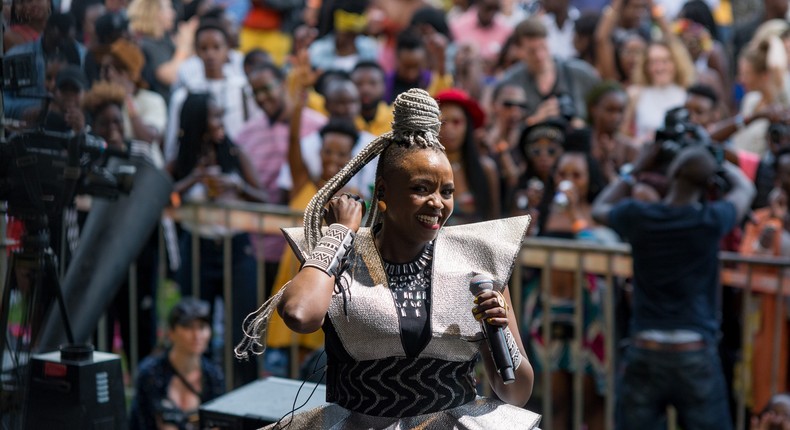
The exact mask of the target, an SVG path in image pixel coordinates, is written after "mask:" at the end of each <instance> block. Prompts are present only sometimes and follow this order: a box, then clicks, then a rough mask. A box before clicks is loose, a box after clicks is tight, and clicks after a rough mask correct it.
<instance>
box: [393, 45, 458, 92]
mask: <svg viewBox="0 0 790 430" xmlns="http://www.w3.org/2000/svg"><path fill="white" fill-rule="evenodd" d="M433 34H434V36H433V37H431V38H430V39H428V40H427V43H428V45H427V46H426V44H425V43H424V42H423V38H421V37H420V36H419V35H418V33H417V32H416V31H415V30H413V29H411V30H406V31H404V32H402V33H401V34H400V35H399V36H398V42H397V46H396V48H395V71H394V72H392V73H390V74H389V75H388V76H387V81H386V88H387V90H386V95H385V98H384V100H385V101H386V102H387V103H392V102H393V101H395V98H396V97H398V94H400V93H402V92H405V91H408V90H409V89H410V88H422V89H424V90H426V91H428V93H429V94H432V95H435V94H436V93H437V92H439V91H441V90H444V89H447V88H450V87H452V86H453V81H452V76H450V75H449V74H447V73H446V72H445V60H444V55H445V49H446V48H447V46H446V39H444V38H442V36H441V33H433ZM429 57H430V58H433V60H429ZM436 57H438V58H436ZM431 66H432V67H433V68H430V67H431Z"/></svg>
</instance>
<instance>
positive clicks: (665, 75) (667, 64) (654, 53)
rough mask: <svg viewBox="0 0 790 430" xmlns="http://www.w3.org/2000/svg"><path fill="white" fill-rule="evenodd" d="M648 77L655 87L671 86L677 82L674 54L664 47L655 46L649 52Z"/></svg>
mask: <svg viewBox="0 0 790 430" xmlns="http://www.w3.org/2000/svg"><path fill="white" fill-rule="evenodd" d="M646 66H647V75H648V76H649V79H650V82H651V83H652V84H653V85H655V86H659V87H660V86H664V85H669V84H671V83H672V82H673V81H674V80H675V75H676V69H675V63H674V62H673V61H672V53H671V52H670V51H669V48H667V47H666V46H664V45H658V44H654V45H651V46H650V48H648V50H647V64H646Z"/></svg>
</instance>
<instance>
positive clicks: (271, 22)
mask: <svg viewBox="0 0 790 430" xmlns="http://www.w3.org/2000/svg"><path fill="white" fill-rule="evenodd" d="M250 5H251V9H250V10H249V12H247V16H246V17H242V19H243V22H242V27H241V33H240V35H239V36H240V37H239V42H240V46H239V47H240V49H241V51H242V52H249V51H251V50H253V49H255V48H260V47H265V48H266V51H267V52H269V54H270V55H271V56H272V59H273V60H274V62H275V64H278V65H280V66H282V65H283V64H284V63H285V59H286V56H287V55H288V52H289V50H290V49H291V39H290V37H289V36H288V33H290V32H291V30H293V28H292V27H293V23H292V22H290V21H291V14H292V12H295V10H296V9H298V8H299V7H301V6H303V5H304V1H298V0H275V1H271V0H265V1H254V2H251V3H250ZM283 28H285V29H286V31H285V32H284V31H283Z"/></svg>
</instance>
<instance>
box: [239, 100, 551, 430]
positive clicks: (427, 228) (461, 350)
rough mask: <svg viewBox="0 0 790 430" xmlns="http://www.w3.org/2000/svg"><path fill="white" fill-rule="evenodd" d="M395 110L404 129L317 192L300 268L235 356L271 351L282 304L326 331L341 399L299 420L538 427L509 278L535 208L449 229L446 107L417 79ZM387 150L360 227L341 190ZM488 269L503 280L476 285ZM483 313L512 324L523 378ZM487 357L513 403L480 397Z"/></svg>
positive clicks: (293, 236)
mask: <svg viewBox="0 0 790 430" xmlns="http://www.w3.org/2000/svg"><path fill="white" fill-rule="evenodd" d="M394 109H395V110H394V115H395V120H394V122H393V131H392V132H390V133H387V134H385V135H383V136H382V137H380V138H378V139H376V140H375V141H373V142H372V143H371V144H370V145H368V146H367V147H366V148H365V149H364V150H362V151H361V152H360V153H359V154H358V155H357V156H356V157H355V158H354V159H352V160H351V162H350V163H349V164H348V165H346V166H345V167H344V168H343V170H341V171H340V172H339V173H338V174H337V175H335V176H334V177H333V178H332V179H330V180H329V181H328V182H327V184H326V185H325V186H324V187H323V188H321V190H319V191H318V193H317V194H316V196H315V197H313V200H312V201H311V202H310V204H309V205H308V207H307V210H306V211H305V228H304V230H302V229H289V230H288V231H287V232H286V236H287V237H288V239H289V242H290V243H291V244H292V247H293V248H294V251H295V253H296V254H297V257H298V258H299V259H300V260H303V261H304V263H303V265H302V269H301V270H300V271H299V273H298V274H297V275H296V276H295V277H294V278H293V279H292V280H291V281H290V282H289V283H288V284H287V285H286V286H284V287H283V288H282V290H281V292H280V293H278V294H277V295H276V296H274V297H273V298H272V299H270V301H268V302H267V303H265V304H264V306H263V307H262V308H261V310H260V311H259V313H258V314H257V315H252V316H251V317H254V319H253V320H252V321H250V322H249V325H248V326H247V334H248V336H249V338H248V339H247V341H246V342H245V343H242V344H241V345H239V347H237V350H236V352H237V355H239V356H242V357H243V356H246V354H247V352H249V351H251V352H255V353H261V352H262V345H263V342H261V337H262V336H265V330H266V324H267V323H268V318H269V317H270V315H271V313H272V312H273V310H274V309H275V308H276V309H277V311H278V312H279V313H280V315H281V316H282V317H283V320H284V321H285V323H286V324H287V325H288V327H289V328H291V329H292V330H294V331H296V332H298V333H311V332H314V331H316V330H318V329H323V331H324V333H325V336H326V351H327V400H328V401H329V402H331V404H330V405H328V406H325V407H321V408H317V409H314V410H312V411H308V412H305V413H302V414H299V415H296V416H295V417H294V418H293V419H291V420H290V424H289V428H296V429H300V428H304V429H307V428H310V429H314V428H416V427H419V428H453V427H464V428H503V427H504V426H506V425H508V423H510V425H513V424H517V425H518V427H519V428H533V427H534V426H535V425H537V422H538V421H539V417H538V416H537V415H536V414H533V413H531V412H529V411H527V410H525V409H522V407H523V406H524V405H525V404H526V402H527V400H528V399H529V397H530V394H531V392H532V384H533V377H534V375H533V372H532V366H531V365H530V364H529V362H528V360H527V358H526V355H525V354H524V347H523V345H522V344H521V337H520V335H519V332H518V324H517V323H516V318H515V315H514V313H513V312H510V308H511V305H510V293H509V291H508V288H507V287H506V286H505V285H506V282H507V281H508V279H509V278H510V272H511V269H512V267H513V263H514V259H515V257H516V255H517V254H518V251H519V249H520V247H521V239H522V237H523V236H524V231H525V230H526V227H527V224H528V222H529V218H528V217H520V218H510V219H504V220H498V221H490V222H484V223H478V224H467V225H464V226H459V227H444V224H445V223H446V222H447V219H448V218H449V217H450V215H451V214H452V212H453V192H454V184H453V170H452V167H451V165H450V162H449V160H448V159H447V156H446V155H445V152H444V147H443V146H442V145H441V144H440V143H439V140H438V137H439V127H440V121H439V114H440V113H439V108H438V106H437V105H436V102H435V101H434V100H433V99H432V98H430V96H429V95H428V93H427V92H425V91H423V90H419V89H412V90H410V91H408V92H406V93H403V94H401V95H400V96H399V97H398V99H397V100H396V102H395V107H394ZM376 156H379V161H378V166H377V172H376V183H375V190H374V198H373V202H372V205H371V209H372V213H371V214H369V216H368V217H367V222H366V226H365V227H361V224H362V220H363V215H364V212H365V211H364V209H363V208H364V205H363V203H362V202H360V201H359V198H358V197H357V196H355V195H352V194H343V195H341V196H336V195H335V194H336V193H337V191H338V190H340V189H341V188H342V187H343V185H344V184H346V183H347V182H348V181H349V179H351V177H352V176H353V175H354V173H356V172H358V171H359V170H360V169H361V168H362V167H364V165H365V164H367V163H368V162H369V161H370V160H372V159H374V158H375V157H376ZM325 207H326V209H325ZM324 218H325V219H326V220H327V222H328V223H329V224H330V226H329V227H328V228H325V229H322V228H321V223H322V221H323V219H324ZM477 274H483V275H484V276H486V277H488V278H489V279H491V280H493V283H494V285H495V286H497V287H502V286H505V287H504V289H503V290H501V292H500V291H497V290H496V289H495V290H487V291H484V292H482V293H480V294H478V295H477V296H476V297H475V296H473V295H472V294H470V292H469V284H470V280H471V279H472V278H473V277H474V276H475V275H477ZM481 320H485V321H486V322H487V323H488V324H490V325H493V326H497V327H501V328H502V329H504V332H505V338H506V339H507V344H508V348H506V349H507V350H508V351H507V352H506V355H509V356H510V359H512V362H513V364H514V366H513V367H514V369H515V382H514V383H512V384H507V385H506V384H504V383H503V381H502V378H501V377H500V376H499V374H498V373H497V370H496V366H495V364H494V361H493V359H492V355H491V352H490V351H489V347H488V343H487V342H486V341H485V339H484V338H483V333H482V330H481V325H480V321H481ZM480 357H482V358H483V361H484V363H485V368H486V374H487V379H488V382H489V384H490V385H491V387H492V388H493V390H494V392H495V393H496V395H497V396H498V397H499V398H500V399H502V401H498V400H493V399H487V398H479V397H478V396H477V392H476V390H475V381H474V376H473V370H474V367H475V364H476V363H477V361H478V359H479V358H480ZM503 402H504V403H503ZM286 421H289V420H286ZM317 423H320V424H317ZM282 424H286V422H285V421H284V422H283V423H282ZM275 426H276V425H275Z"/></svg>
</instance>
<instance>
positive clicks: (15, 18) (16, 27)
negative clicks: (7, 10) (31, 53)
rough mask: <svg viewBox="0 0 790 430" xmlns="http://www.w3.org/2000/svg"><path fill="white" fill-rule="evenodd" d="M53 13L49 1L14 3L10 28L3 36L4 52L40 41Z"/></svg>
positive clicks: (20, 0)
mask: <svg viewBox="0 0 790 430" xmlns="http://www.w3.org/2000/svg"><path fill="white" fill-rule="evenodd" d="M51 13H52V3H51V2H50V1H48V0H14V1H12V2H11V19H10V22H9V24H10V26H9V27H8V30H7V31H6V32H5V33H4V34H3V51H4V52H8V51H9V50H10V49H11V48H13V47H14V46H17V45H22V44H24V43H31V42H34V41H35V40H36V39H38V38H39V36H41V34H42V33H43V32H44V28H45V27H46V26H47V21H48V20H49V16H50V14H51Z"/></svg>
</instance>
